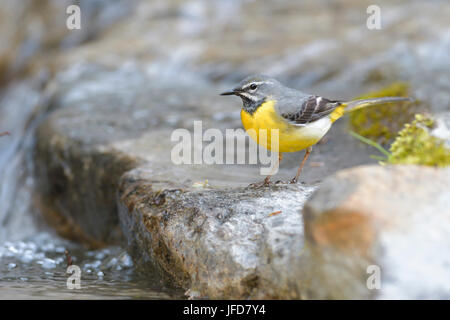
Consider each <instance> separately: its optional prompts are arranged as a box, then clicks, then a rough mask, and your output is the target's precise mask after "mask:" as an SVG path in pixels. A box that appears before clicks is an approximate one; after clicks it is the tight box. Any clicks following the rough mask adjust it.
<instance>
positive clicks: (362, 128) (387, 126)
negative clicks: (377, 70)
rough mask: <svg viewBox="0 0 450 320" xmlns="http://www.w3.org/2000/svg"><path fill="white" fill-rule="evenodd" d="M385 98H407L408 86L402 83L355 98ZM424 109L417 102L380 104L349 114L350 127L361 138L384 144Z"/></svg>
mask: <svg viewBox="0 0 450 320" xmlns="http://www.w3.org/2000/svg"><path fill="white" fill-rule="evenodd" d="M387 96H400V97H407V96H409V86H408V85H407V84H405V83H402V82H397V83H393V84H391V85H390V86H388V87H386V88H384V89H381V90H379V91H376V92H370V93H368V94H365V95H362V96H360V97H357V98H356V99H368V98H376V97H387ZM425 109H426V108H425V107H424V106H423V105H422V104H421V103H420V102H419V101H415V102H412V103H411V102H409V101H405V102H398V103H396V104H394V103H388V104H380V105H378V106H373V107H368V108H363V109H360V110H357V111H354V112H352V113H350V127H351V129H352V130H353V131H355V132H356V133H358V134H359V135H361V136H364V137H366V138H369V139H372V140H375V141H377V142H379V143H382V144H386V143H388V142H389V141H391V140H392V139H393V138H394V137H395V135H396V134H397V132H398V131H399V130H400V129H401V128H402V127H403V125H404V124H405V123H408V122H411V121H412V120H413V119H414V114H416V113H417V112H419V111H423V110H425Z"/></svg>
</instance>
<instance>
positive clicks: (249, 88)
mask: <svg viewBox="0 0 450 320" xmlns="http://www.w3.org/2000/svg"><path fill="white" fill-rule="evenodd" d="M290 90H293V89H290V88H287V87H285V86H283V85H282V84H281V83H280V82H279V81H278V80H276V79H273V78H270V77H268V76H265V75H252V76H249V77H247V78H245V79H244V80H242V81H241V82H240V83H239V84H238V85H237V86H236V87H235V88H234V89H233V90H231V91H226V92H223V93H221V95H222V96H228V95H236V96H238V97H240V98H241V99H242V102H243V108H244V110H246V111H247V112H249V113H250V114H252V113H253V112H255V111H256V109H257V108H258V107H259V106H260V105H261V104H262V103H263V102H264V101H266V100H267V99H272V98H273V99H275V100H278V99H277V97H279V96H283V94H281V93H285V92H286V91H290Z"/></svg>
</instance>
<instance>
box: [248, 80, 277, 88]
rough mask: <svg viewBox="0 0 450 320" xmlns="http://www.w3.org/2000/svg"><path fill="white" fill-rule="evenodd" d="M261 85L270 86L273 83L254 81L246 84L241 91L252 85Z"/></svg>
mask: <svg viewBox="0 0 450 320" xmlns="http://www.w3.org/2000/svg"><path fill="white" fill-rule="evenodd" d="M263 83H267V84H272V83H273V82H272V81H254V82H250V83H247V84H246V85H245V86H243V87H242V89H245V88H247V87H249V86H251V85H252V84H256V85H260V84H263Z"/></svg>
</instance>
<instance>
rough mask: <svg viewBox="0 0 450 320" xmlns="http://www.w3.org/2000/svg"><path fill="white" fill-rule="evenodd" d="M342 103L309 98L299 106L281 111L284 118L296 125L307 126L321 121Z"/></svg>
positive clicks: (292, 106)
mask: <svg viewBox="0 0 450 320" xmlns="http://www.w3.org/2000/svg"><path fill="white" fill-rule="evenodd" d="M339 105H341V102H339V101H333V100H328V99H325V98H322V97H320V96H314V95H312V96H309V97H308V98H306V99H303V101H300V102H299V103H298V104H297V105H291V106H290V107H289V108H284V110H280V114H281V116H282V117H283V118H285V119H286V120H288V121H289V122H291V123H292V124H294V125H306V124H308V123H310V122H314V121H316V120H319V119H321V118H323V117H325V116H327V115H329V114H330V113H331V112H333V111H334V109H336V108H337V107H338V106H339Z"/></svg>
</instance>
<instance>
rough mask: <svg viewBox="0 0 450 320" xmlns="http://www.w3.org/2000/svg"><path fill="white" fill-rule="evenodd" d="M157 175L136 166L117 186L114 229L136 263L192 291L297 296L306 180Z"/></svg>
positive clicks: (301, 267) (239, 295)
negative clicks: (242, 181) (239, 182)
mask: <svg viewBox="0 0 450 320" xmlns="http://www.w3.org/2000/svg"><path fill="white" fill-rule="evenodd" d="M158 181H159V179H158V178H157V177H154V176H153V175H152V174H151V169H147V170H146V169H145V168H139V169H137V170H133V171H131V172H129V173H127V174H125V175H124V177H123V178H122V180H121V183H120V186H119V193H118V198H119V203H120V206H119V215H120V221H121V224H122V230H123V231H124V234H125V237H126V239H127V241H128V247H129V251H130V253H131V255H132V256H133V257H134V258H135V261H136V263H137V265H139V266H141V267H147V268H151V269H152V270H155V269H156V270H158V271H159V272H160V273H161V274H162V275H164V276H165V277H166V279H170V281H173V282H175V283H176V284H178V285H180V286H182V287H184V288H187V289H189V294H190V295H191V296H194V297H209V298H226V299H233V298H234V299H248V298H275V299H277V298H300V297H301V290H300V287H301V286H303V283H302V279H303V277H304V276H305V274H306V268H305V263H304V260H303V259H302V252H303V249H304V235H303V224H302V219H301V210H302V206H303V204H304V202H305V200H306V199H307V198H308V197H309V195H310V194H311V193H312V192H313V190H314V189H315V188H314V187H303V186H300V185H279V186H274V187H272V188H262V189H254V188H233V189H206V190H194V188H174V187H173V186H172V187H171V186H169V185H166V186H162V185H161V184H159V185H157V186H155V185H154V183H156V184H157V183H158ZM299 270H303V275H302V277H296V275H297V274H298V273H299Z"/></svg>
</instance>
